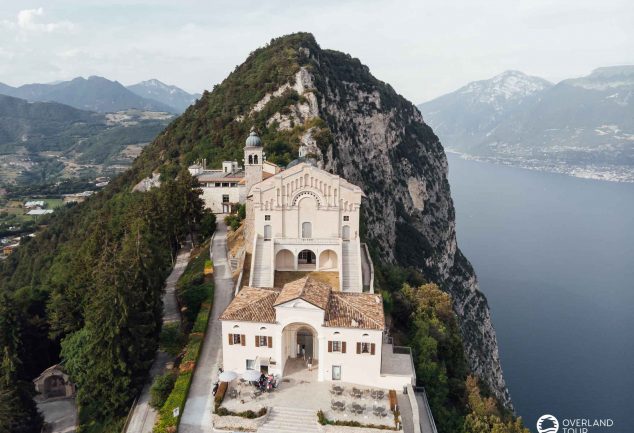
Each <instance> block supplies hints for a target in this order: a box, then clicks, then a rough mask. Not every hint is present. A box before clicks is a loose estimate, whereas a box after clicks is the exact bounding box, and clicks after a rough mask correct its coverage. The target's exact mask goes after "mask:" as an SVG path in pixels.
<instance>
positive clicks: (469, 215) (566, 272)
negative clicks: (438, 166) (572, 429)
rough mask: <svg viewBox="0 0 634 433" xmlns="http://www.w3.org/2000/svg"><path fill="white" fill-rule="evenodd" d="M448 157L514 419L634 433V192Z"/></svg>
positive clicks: (463, 242) (461, 237)
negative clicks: (576, 422)
mask: <svg viewBox="0 0 634 433" xmlns="http://www.w3.org/2000/svg"><path fill="white" fill-rule="evenodd" d="M448 157H449V170H450V172H449V180H450V184H451V190H452V195H453V199H454V203H455V206H456V215H457V217H456V218H457V227H458V243H459V245H460V247H461V249H462V251H463V252H464V253H465V255H466V256H467V257H468V258H469V260H470V261H471V263H472V264H473V266H474V267H475V270H476V273H477V275H478V279H479V282H480V288H481V290H482V291H483V292H484V293H485V294H486V296H487V298H488V300H489V305H490V308H491V311H492V316H493V323H494V325H495V328H496V331H497V336H498V342H499V346H500V356H501V359H502V368H503V370H504V376H505V378H506V382H507V385H508V387H509V390H510V392H511V397H512V398H513V402H514V404H515V407H516V410H517V413H518V414H519V415H521V416H522V417H523V418H524V421H525V424H526V425H527V426H528V427H529V428H531V430H532V431H535V430H536V428H535V422H536V420H537V418H538V417H539V416H541V415H543V414H552V415H555V416H556V417H557V418H558V419H559V421H560V424H561V422H562V419H563V418H590V419H594V418H612V419H613V420H614V426H613V427H612V428H603V429H602V428H594V429H593V428H590V429H589V433H592V432H593V431H594V432H609V433H631V432H633V431H634V337H633V333H634V184H618V183H611V182H601V181H592V180H585V179H578V178H573V177H567V176H564V175H558V174H551V173H543V172H537V171H529V170H524V169H520V168H514V167H506V166H501V165H494V164H489V163H482V162H476V161H467V160H463V159H461V158H460V157H458V156H457V155H451V154H450V155H448ZM560 431H561V428H560ZM578 431H579V430H577V432H578Z"/></svg>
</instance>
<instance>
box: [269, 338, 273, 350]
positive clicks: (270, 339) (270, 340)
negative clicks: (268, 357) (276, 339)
mask: <svg viewBox="0 0 634 433" xmlns="http://www.w3.org/2000/svg"><path fill="white" fill-rule="evenodd" d="M268 343H269V349H270V348H271V347H273V337H269V341H268Z"/></svg>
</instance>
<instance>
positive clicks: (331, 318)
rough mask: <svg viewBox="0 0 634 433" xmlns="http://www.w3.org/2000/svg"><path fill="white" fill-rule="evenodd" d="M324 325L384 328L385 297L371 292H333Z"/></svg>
mask: <svg viewBox="0 0 634 433" xmlns="http://www.w3.org/2000/svg"><path fill="white" fill-rule="evenodd" d="M324 326H328V327H335V328H363V329H383V328H385V316H384V315H383V299H381V296H379V295H375V294H371V293H344V292H333V293H331V295H330V302H329V303H328V309H327V310H326V315H325V317H324Z"/></svg>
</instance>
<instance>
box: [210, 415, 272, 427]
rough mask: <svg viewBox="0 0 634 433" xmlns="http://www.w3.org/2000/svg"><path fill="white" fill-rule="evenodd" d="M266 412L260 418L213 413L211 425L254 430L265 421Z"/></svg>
mask: <svg viewBox="0 0 634 433" xmlns="http://www.w3.org/2000/svg"><path fill="white" fill-rule="evenodd" d="M267 416H268V412H267V414H266V415H264V416H261V417H260V418H253V419H249V418H243V417H241V416H233V415H227V416H220V415H216V414H213V418H212V421H213V426H214V428H215V429H218V430H229V431H256V430H257V429H258V428H259V427H260V426H261V425H262V424H263V423H264V421H266V418H267Z"/></svg>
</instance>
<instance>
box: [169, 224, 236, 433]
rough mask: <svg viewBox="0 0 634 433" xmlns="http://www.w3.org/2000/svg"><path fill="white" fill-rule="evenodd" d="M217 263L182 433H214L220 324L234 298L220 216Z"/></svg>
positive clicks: (180, 430) (220, 341)
mask: <svg viewBox="0 0 634 433" xmlns="http://www.w3.org/2000/svg"><path fill="white" fill-rule="evenodd" d="M211 248H212V253H213V262H214V286H215V289H214V302H213V306H212V307H211V318H210V320H209V324H208V325H207V333H206V334H205V341H204V342H203V347H202V352H201V354H200V359H199V360H198V365H197V366H196V370H195V372H194V378H193V380H192V384H191V387H190V388H189V394H188V396H187V402H186V403H185V409H183V414H182V416H181V421H180V425H179V428H178V431H179V432H180V433H203V432H204V433H209V432H212V431H213V429H212V424H211V411H212V409H213V396H212V395H211V387H212V383H213V382H214V381H216V380H217V375H218V367H219V366H220V365H221V364H222V332H221V324H220V321H219V320H218V317H220V314H221V313H222V312H223V311H224V309H225V308H227V305H229V302H231V299H232V297H233V280H232V279H231V268H230V266H229V262H228V261H227V226H226V224H225V222H224V219H223V218H222V215H219V218H218V226H217V228H216V236H215V238H214V242H213V244H212V246H211Z"/></svg>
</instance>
